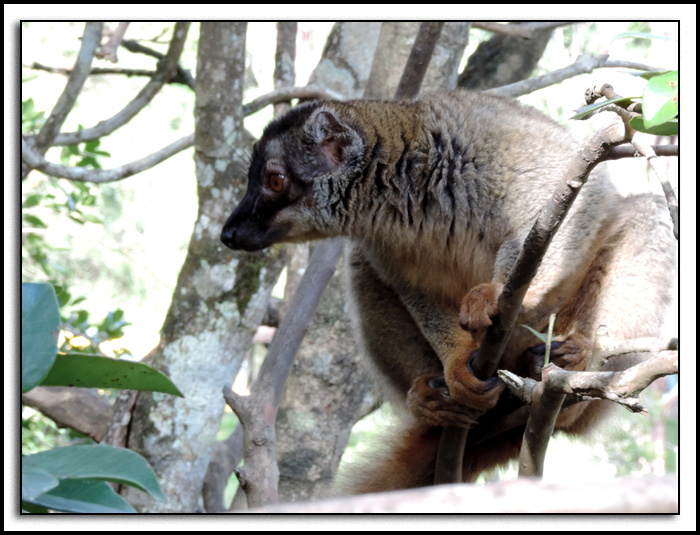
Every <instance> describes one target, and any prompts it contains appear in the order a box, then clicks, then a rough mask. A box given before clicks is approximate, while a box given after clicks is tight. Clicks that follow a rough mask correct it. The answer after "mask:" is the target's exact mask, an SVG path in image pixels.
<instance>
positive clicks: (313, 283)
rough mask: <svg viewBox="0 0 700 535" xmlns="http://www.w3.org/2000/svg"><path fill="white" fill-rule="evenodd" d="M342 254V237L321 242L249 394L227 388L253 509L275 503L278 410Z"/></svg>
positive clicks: (242, 478)
mask: <svg viewBox="0 0 700 535" xmlns="http://www.w3.org/2000/svg"><path fill="white" fill-rule="evenodd" d="M342 250H343V241H342V240H340V239H333V240H325V241H322V242H320V243H319V244H318V246H317V247H316V249H315V250H314V253H313V255H311V259H310V260H309V265H308V267H307V268H306V271H305V272H304V276H303V277H302V278H301V281H300V282H299V288H298V289H297V291H296V292H295V293H294V297H293V298H292V301H291V303H290V306H289V308H290V310H293V311H294V313H293V314H287V315H286V316H285V317H284V318H283V319H282V322H281V324H280V326H279V328H278V329H277V332H276V333H275V337H274V338H273V340H272V343H271V344H270V348H269V350H268V354H267V358H266V359H265V362H264V363H263V366H262V368H261V369H260V374H259V376H258V378H257V380H256V381H255V384H254V385H253V387H252V388H251V394H250V395H249V396H245V397H244V396H238V395H236V394H234V393H233V392H231V389H230V387H228V386H226V387H224V398H225V399H226V403H228V404H229V406H230V407H231V409H232V410H233V411H234V412H235V413H236V415H237V416H238V418H239V420H240V422H241V426H242V427H243V444H244V467H243V468H242V469H240V470H239V471H238V472H237V475H238V477H239V480H240V482H241V485H242V486H243V488H244V490H245V491H246V496H247V497H248V505H249V506H250V507H257V506H260V505H264V504H269V503H276V502H277V480H278V478H279V469H278V467H277V455H276V451H275V445H276V439H275V418H276V416H277V408H278V407H279V403H280V398H281V396H282V390H283V388H284V383H285V381H286V379H287V375H288V374H289V370H290V369H291V366H292V363H293V361H294V356H295V355H296V352H297V350H298V348H299V346H300V345H301V342H302V340H303V338H304V335H305V334H306V331H307V329H308V327H309V322H310V321H311V317H312V316H313V315H314V313H315V312H316V308H317V306H318V302H319V300H320V299H321V295H322V294H323V290H324V289H325V287H326V284H327V283H328V281H329V280H330V278H331V276H332V275H333V271H334V270H335V265H336V264H337V262H338V259H339V258H340V254H341V253H342Z"/></svg>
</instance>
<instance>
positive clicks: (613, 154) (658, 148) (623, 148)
mask: <svg viewBox="0 0 700 535" xmlns="http://www.w3.org/2000/svg"><path fill="white" fill-rule="evenodd" d="M651 149H652V150H653V151H654V153H655V154H656V155H657V156H678V145H651ZM640 156H643V155H642V153H641V152H640V151H639V150H637V148H636V147H635V146H634V145H632V144H627V145H620V146H619V147H615V148H614V149H613V150H612V151H610V154H608V157H607V158H606V159H607V160H620V159H622V158H637V157H640Z"/></svg>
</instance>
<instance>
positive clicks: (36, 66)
mask: <svg viewBox="0 0 700 535" xmlns="http://www.w3.org/2000/svg"><path fill="white" fill-rule="evenodd" d="M23 66H24V67H27V68H28V69H33V70H35V71H44V72H50V73H53V74H63V75H66V76H67V75H70V73H71V72H72V69H63V68H59V67H49V66H48V65H42V64H41V63H37V62H36V61H35V62H33V63H32V64H31V65H23ZM180 70H181V68H180V67H178V71H180ZM183 72H187V71H183ZM107 74H117V75H120V76H126V77H131V76H145V77H147V78H153V77H154V76H157V75H158V71H152V70H148V69H124V68H120V67H112V68H103V67H94V68H92V69H90V76H98V75H107ZM188 74H189V73H188ZM166 83H168V84H182V85H186V86H188V87H190V88H191V89H194V78H192V76H191V75H190V76H189V79H185V78H184V77H183V76H181V75H179V74H176V75H175V76H174V77H172V78H171V79H170V80H168V81H167V82H166Z"/></svg>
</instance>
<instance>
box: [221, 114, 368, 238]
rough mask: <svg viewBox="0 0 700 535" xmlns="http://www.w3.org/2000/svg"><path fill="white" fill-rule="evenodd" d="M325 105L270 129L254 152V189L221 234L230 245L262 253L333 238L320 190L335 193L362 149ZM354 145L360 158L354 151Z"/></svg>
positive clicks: (282, 120) (250, 174)
mask: <svg viewBox="0 0 700 535" xmlns="http://www.w3.org/2000/svg"><path fill="white" fill-rule="evenodd" d="M319 106H320V104H319V103H311V104H307V105H303V106H300V107H298V108H295V109H293V110H292V111H290V112H289V113H287V114H286V115H284V116H283V117H281V118H280V119H277V120H275V121H273V122H272V123H270V124H269V125H268V127H267V128H266V129H265V132H264V133H263V136H262V137H261V138H260V141H258V142H257V143H256V144H255V146H254V148H253V155H252V158H251V164H250V169H249V171H248V190H247V191H246V194H245V196H244V197H243V199H242V200H241V202H240V204H239V205H238V206H237V207H236V209H235V210H234V211H233V213H232V214H231V216H230V217H229V218H228V220H227V221H226V224H225V225H224V228H223V230H222V232H221V241H222V242H223V243H224V245H226V246H227V247H229V248H231V249H243V250H246V251H258V250H260V249H264V248H265V247H268V246H270V245H272V244H274V243H277V242H280V241H306V240H310V239H317V238H323V237H327V236H329V235H331V232H332V231H331V227H332V224H331V223H330V222H329V220H328V218H324V217H323V216H324V215H325V214H326V212H328V210H329V208H328V200H325V201H320V202H318V201H317V199H315V197H314V196H315V195H318V191H316V194H315V193H314V189H315V188H316V190H318V189H319V186H320V185H324V184H325V185H327V188H326V189H327V190H330V191H333V185H334V182H335V181H336V180H342V178H343V176H344V166H345V165H346V162H347V159H348V158H349V156H350V155H353V154H355V153H357V152H358V151H361V144H360V143H359V137H358V135H357V134H356V133H355V132H353V131H351V130H350V128H348V127H347V126H346V125H344V124H342V123H341V122H339V120H338V119H337V118H336V117H335V116H334V115H333V113H332V112H329V111H326V110H324V109H318V110H317V108H319ZM353 142H354V143H355V144H354V145H353V148H354V150H355V153H353V152H351V151H350V150H349V147H350V146H351V145H352V144H353ZM358 147H359V148H358ZM356 159H357V158H356ZM320 189H323V188H320ZM317 202H318V204H317ZM319 221H324V222H323V223H320V224H319V223H318V222H319Z"/></svg>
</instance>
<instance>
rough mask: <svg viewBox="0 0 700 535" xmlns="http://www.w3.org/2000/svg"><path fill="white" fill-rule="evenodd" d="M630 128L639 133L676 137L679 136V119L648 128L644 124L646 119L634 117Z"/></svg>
mask: <svg viewBox="0 0 700 535" xmlns="http://www.w3.org/2000/svg"><path fill="white" fill-rule="evenodd" d="M630 126H631V127H632V128H634V129H635V130H637V131H639V132H644V133H645V134H652V135H654V136H675V135H677V134H678V119H673V120H671V121H667V122H665V123H662V124H660V125H658V126H652V127H651V128H647V127H646V125H645V124H644V119H642V118H641V117H633V118H632V120H631V121H630Z"/></svg>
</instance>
